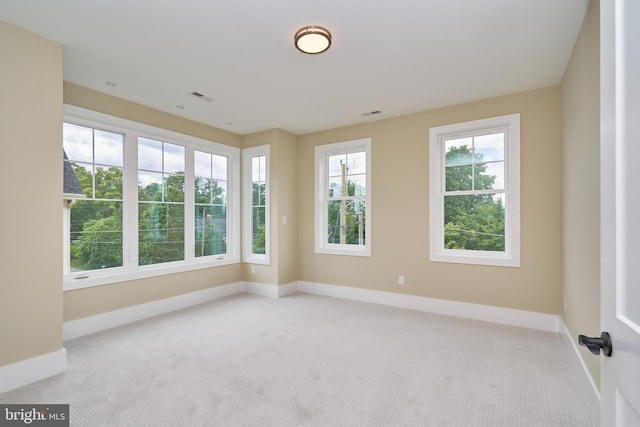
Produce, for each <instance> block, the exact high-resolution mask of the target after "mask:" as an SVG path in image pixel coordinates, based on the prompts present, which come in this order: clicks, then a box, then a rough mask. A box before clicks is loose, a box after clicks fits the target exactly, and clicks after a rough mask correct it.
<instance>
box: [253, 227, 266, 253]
mask: <svg viewBox="0 0 640 427" xmlns="http://www.w3.org/2000/svg"><path fill="white" fill-rule="evenodd" d="M265 230H266V228H265V224H260V225H259V226H258V229H257V230H256V232H255V233H254V235H253V253H254V254H263V255H264V254H265V252H266V245H267V242H266V231H265Z"/></svg>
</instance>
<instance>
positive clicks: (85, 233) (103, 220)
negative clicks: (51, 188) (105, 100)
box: [63, 123, 124, 272]
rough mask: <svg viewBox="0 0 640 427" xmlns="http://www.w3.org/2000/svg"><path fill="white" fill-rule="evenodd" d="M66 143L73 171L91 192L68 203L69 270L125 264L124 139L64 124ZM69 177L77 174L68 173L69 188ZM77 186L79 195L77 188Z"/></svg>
mask: <svg viewBox="0 0 640 427" xmlns="http://www.w3.org/2000/svg"><path fill="white" fill-rule="evenodd" d="M63 146H64V150H65V154H66V155H67V157H68V158H69V163H70V165H71V168H72V170H73V175H75V178H77V183H78V184H79V185H80V187H81V189H82V193H83V194H84V195H85V196H86V198H85V199H80V200H76V202H75V203H74V204H71V205H69V207H70V211H69V217H68V218H69V224H68V226H69V235H68V239H69V240H68V243H69V246H65V248H67V249H68V250H69V265H68V266H65V268H68V270H65V271H69V272H74V271H80V270H96V269H104V268H112V267H121V266H122V265H123V255H122V254H123V249H122V248H123V239H122V230H123V222H122V221H123V213H122V209H123V201H122V195H123V169H122V167H121V166H122V165H123V164H124V162H123V151H124V149H123V146H124V138H123V136H122V135H119V134H114V133H110V132H104V131H99V130H94V129H92V128H90V127H84V126H78V125H73V124H70V123H64V124H63ZM97 163H99V164H97ZM65 174H66V172H65ZM67 179H69V180H71V179H72V177H70V176H69V177H67V176H66V175H65V189H66V185H67V183H68V182H67ZM75 190H76V191H74V194H75V193H77V192H78V190H77V189H75ZM98 199H99V200H98Z"/></svg>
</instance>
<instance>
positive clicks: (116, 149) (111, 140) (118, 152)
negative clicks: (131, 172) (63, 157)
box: [67, 129, 124, 167]
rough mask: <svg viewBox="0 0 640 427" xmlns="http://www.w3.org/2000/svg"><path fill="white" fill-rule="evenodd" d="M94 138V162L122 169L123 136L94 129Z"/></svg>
mask: <svg viewBox="0 0 640 427" xmlns="http://www.w3.org/2000/svg"><path fill="white" fill-rule="evenodd" d="M94 138H95V162H96V163H97V164H101V165H107V166H120V167H122V166H123V158H124V157H123V153H122V151H123V148H124V136H122V135H120V134H117V133H112V132H106V131H102V130H97V129H96V130H95V135H94ZM67 155H68V153H67Z"/></svg>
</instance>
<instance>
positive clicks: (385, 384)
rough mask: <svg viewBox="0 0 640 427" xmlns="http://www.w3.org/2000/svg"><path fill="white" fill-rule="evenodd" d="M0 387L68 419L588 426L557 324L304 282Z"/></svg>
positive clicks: (106, 338) (81, 351)
mask: <svg viewBox="0 0 640 427" xmlns="http://www.w3.org/2000/svg"><path fill="white" fill-rule="evenodd" d="M65 347H66V348H67V351H68V370H67V372H65V373H64V374H62V375H59V376H57V377H54V378H50V379H47V380H45V381H41V382H39V383H36V384H32V385H29V386H26V387H22V388H20V389H18V390H14V391H11V392H8V393H4V394H0V402H2V403H49V404H53V403H68V404H70V412H71V425H72V426H136V427H140V426H277V427H285V426H367V427H372V426H393V427H395V426H436V427H519V426H522V427H525V426H545V427H549V426H552V427H570V426H576V427H577V426H580V427H585V426H596V425H597V422H596V420H594V419H593V415H592V413H591V411H589V410H587V407H586V406H587V399H586V398H585V396H586V395H587V393H593V392H592V391H591V390H589V389H588V387H585V382H584V380H583V379H581V378H580V372H579V371H578V369H577V368H576V366H574V365H572V364H571V362H570V360H571V359H570V357H569V355H568V354H567V351H566V350H565V347H564V346H563V344H562V342H561V338H560V335H559V334H554V333H549V332H541V331H536V330H531V329H523V328H516V327H510V326H503V325H496V324H491V323H485V322H477V321H471V320H465V319H459V318H453V317H447V316H439V315H433V314H428V313H422V312H416V311H411V310H404V309H399V308H392V307H386V306H381V305H376V304H368V303H359V302H353V301H346V300H340V299H335V298H329V297H322V296H317V295H309V294H301V293H298V294H294V295H290V296H288V297H286V298H282V299H269V298H264V297H259V296H255V295H249V294H242V295H236V296H233V297H229V298H225V299H222V300H217V301H213V302H210V303H207V304H203V305H200V306H197V307H194V308H191V309H187V310H182V311H178V312H174V313H171V314H167V315H163V316H159V317H156V318H153V319H149V320H145V321H141V322H137V323H134V324H130V325H127V326H123V327H119V328H114V329H111V330H108V331H104V332H101V333H97V334H93V335H90V336H86V337H82V338H78V339H75V340H71V341H68V342H66V343H65Z"/></svg>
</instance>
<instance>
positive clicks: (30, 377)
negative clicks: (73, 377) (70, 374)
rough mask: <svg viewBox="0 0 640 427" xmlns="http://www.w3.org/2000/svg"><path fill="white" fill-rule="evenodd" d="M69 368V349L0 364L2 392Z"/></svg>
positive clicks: (0, 391)
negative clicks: (3, 364) (8, 363)
mask: <svg viewBox="0 0 640 427" xmlns="http://www.w3.org/2000/svg"><path fill="white" fill-rule="evenodd" d="M66 370H67V350H66V349H64V348H62V349H61V350H58V351H54V352H51V353H47V354H43V355H41V356H36V357H32V358H31V359H26V360H21V361H19V362H16V363H12V364H10V365H5V366H0V393H4V392H5V391H9V390H14V389H16V388H18V387H22V386H25V385H27V384H31V383H35V382H36V381H41V380H44V379H46V378H49V377H53V376H54V375H58V374H61V373H63V372H64V371H66Z"/></svg>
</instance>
